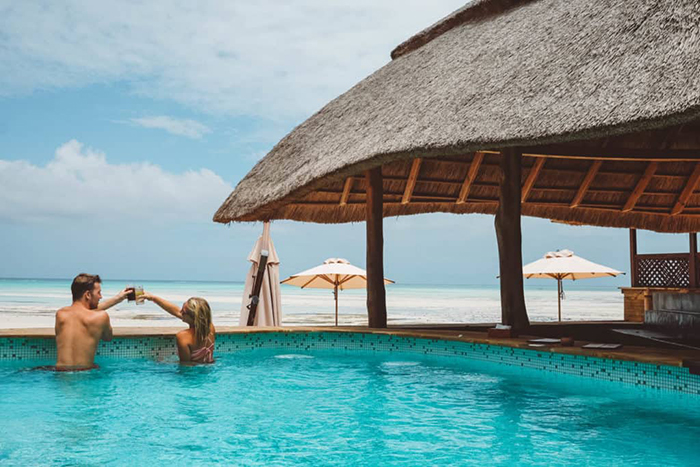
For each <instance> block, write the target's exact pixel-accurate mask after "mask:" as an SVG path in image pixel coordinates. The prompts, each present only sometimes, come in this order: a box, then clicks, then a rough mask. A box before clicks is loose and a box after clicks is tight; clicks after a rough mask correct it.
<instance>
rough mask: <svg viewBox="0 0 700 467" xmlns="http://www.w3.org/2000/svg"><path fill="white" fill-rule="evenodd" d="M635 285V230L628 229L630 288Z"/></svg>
mask: <svg viewBox="0 0 700 467" xmlns="http://www.w3.org/2000/svg"><path fill="white" fill-rule="evenodd" d="M637 284H638V280H637V229H630V286H631V287H637Z"/></svg>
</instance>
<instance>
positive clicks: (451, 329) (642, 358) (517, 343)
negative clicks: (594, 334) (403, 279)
mask: <svg viewBox="0 0 700 467" xmlns="http://www.w3.org/2000/svg"><path fill="white" fill-rule="evenodd" d="M605 324H608V325H610V324H613V325H614V326H615V327H623V326H625V323H622V322H616V323H600V322H596V323H581V322H577V323H563V324H562V325H559V324H545V325H543V326H544V327H542V328H541V329H538V331H539V330H543V331H545V332H544V333H540V332H538V334H544V335H548V334H549V333H548V332H547V331H548V330H549V329H547V328H551V327H553V326H561V329H570V328H571V327H572V326H587V325H588V326H601V325H605ZM538 326H542V325H538ZM565 326H568V327H565ZM487 327H492V325H486V324H484V325H472V326H463V325H462V326H461V327H455V325H440V326H437V325H436V326H418V325H416V326H391V327H389V328H387V329H372V328H368V327H363V326H339V327H335V326H313V327H311V326H290V327H265V328H251V327H235V326H218V327H217V333H219V334H229V333H230V334H234V333H260V332H354V333H357V332H359V333H371V334H389V335H395V336H402V337H418V338H428V339H443V340H453V341H461V342H472V343H479V344H489V345H500V346H505V347H514V348H521V349H530V350H536V351H539V352H554V353H562V354H570V355H587V356H591V357H597V358H605V359H613V360H627V361H634V362H641V363H651V364H656V365H670V366H685V367H689V368H690V369H691V372H692V373H696V372H700V350H693V349H680V348H679V349H672V348H659V347H652V346H639V345H624V346H623V347H622V348H620V349H615V350H602V349H583V348H581V346H582V345H585V344H587V343H589V341H585V340H576V342H575V345H574V346H573V347H563V346H561V345H559V344H554V345H547V346H545V347H531V346H530V344H529V343H528V340H529V339H532V338H536V337H538V336H532V335H530V336H527V335H525V336H520V337H517V338H490V337H488V335H487V333H486V332H485V329H486V328H487ZM182 329H183V328H182V327H157V328H154V327H150V328H148V327H122V328H115V329H114V336H115V337H162V336H174V335H175V334H176V333H177V332H178V331H181V330H182ZM479 329H481V330H479ZM54 336H55V334H54V330H53V328H30V329H0V338H3V337H5V338H23V337H24V338H47V339H48V338H53V337H54Z"/></svg>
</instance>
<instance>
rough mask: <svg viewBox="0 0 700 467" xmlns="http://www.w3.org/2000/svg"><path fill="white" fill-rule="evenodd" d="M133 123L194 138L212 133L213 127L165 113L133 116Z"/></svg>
mask: <svg viewBox="0 0 700 467" xmlns="http://www.w3.org/2000/svg"><path fill="white" fill-rule="evenodd" d="M129 121H130V122H131V123H134V124H136V125H139V126H142V127H144V128H159V129H161V130H165V131H167V132H168V133H171V134H173V135H179V136H186V137H188V138H192V139H201V138H202V136H204V135H205V134H208V133H211V129H210V128H209V127H208V126H206V125H204V124H202V123H199V122H197V121H194V120H189V119H185V120H178V119H175V118H172V117H168V116H165V115H160V116H157V117H142V118H132V119H130V120H129Z"/></svg>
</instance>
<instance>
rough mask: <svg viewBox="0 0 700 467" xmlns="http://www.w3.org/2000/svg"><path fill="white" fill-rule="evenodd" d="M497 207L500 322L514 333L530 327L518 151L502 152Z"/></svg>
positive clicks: (510, 149)
mask: <svg viewBox="0 0 700 467" xmlns="http://www.w3.org/2000/svg"><path fill="white" fill-rule="evenodd" d="M500 162H501V177H500V190H499V203H498V209H497V211H496V221H495V225H496V237H497V240H498V260H499V266H500V280H501V321H502V322H503V324H508V325H510V326H512V328H513V330H514V331H516V332H520V331H524V330H525V329H527V328H528V326H529V325H530V321H529V319H528V317H527V309H526V308H525V293H524V291H523V253H522V234H521V230H520V209H521V203H520V199H521V198H520V196H521V188H520V183H521V173H522V152H521V150H520V149H517V148H508V149H504V150H503V151H502V152H501V157H500Z"/></svg>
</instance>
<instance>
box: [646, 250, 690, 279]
mask: <svg viewBox="0 0 700 467" xmlns="http://www.w3.org/2000/svg"><path fill="white" fill-rule="evenodd" d="M658 256H659V257H657V258H649V257H646V258H640V257H638V258H637V282H638V283H637V284H636V286H637V287H688V286H689V285H690V260H689V258H688V256H687V255H685V256H680V255H677V256H670V255H669V256H666V255H658Z"/></svg>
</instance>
